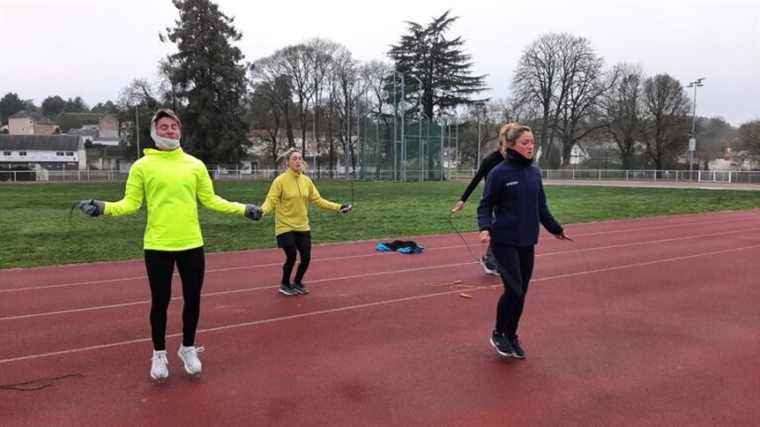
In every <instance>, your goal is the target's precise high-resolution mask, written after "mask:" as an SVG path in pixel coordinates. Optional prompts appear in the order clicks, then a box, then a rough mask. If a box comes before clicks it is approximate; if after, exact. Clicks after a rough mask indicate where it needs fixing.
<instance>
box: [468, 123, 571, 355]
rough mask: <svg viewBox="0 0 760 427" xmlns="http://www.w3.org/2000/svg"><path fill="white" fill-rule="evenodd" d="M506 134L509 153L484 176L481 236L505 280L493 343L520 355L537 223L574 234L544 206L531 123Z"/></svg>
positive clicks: (500, 350)
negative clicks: (520, 332)
mask: <svg viewBox="0 0 760 427" xmlns="http://www.w3.org/2000/svg"><path fill="white" fill-rule="evenodd" d="M506 139H507V153H506V159H505V160H504V161H503V162H502V163H501V164H499V165H498V166H496V167H495V168H494V169H493V170H491V172H490V173H489V174H488V179H487V180H486V187H485V190H484V191H483V198H482V199H481V201H480V206H479V207H478V225H479V227H480V241H481V242H482V243H489V242H490V245H491V250H492V252H493V254H494V256H495V258H496V262H497V263H498V267H499V273H500V274H501V280H502V281H503V282H504V293H503V294H502V296H501V298H500V299H499V303H498V306H497V310H496V328H495V329H494V331H493V333H492V335H491V344H492V345H493V346H494V348H496V351H497V353H499V354H500V355H502V356H505V357H516V358H519V359H522V358H524V357H525V351H524V350H523V348H522V346H521V345H520V341H519V340H518V339H517V324H518V322H519V321H520V315H521V314H522V311H523V305H524V303H525V294H526V293H527V291H528V283H529V282H530V277H531V274H532V273H533V258H534V246H535V245H536V243H538V229H539V223H540V224H542V225H543V226H544V228H546V229H547V230H548V231H549V232H550V233H552V234H553V235H554V236H555V237H557V238H558V239H563V240H570V238H569V237H567V236H566V235H565V233H564V231H563V229H562V226H561V225H560V224H559V223H558V222H557V221H556V220H555V219H554V217H552V214H551V213H550V212H549V208H548V207H547V206H546V195H545V194H544V187H543V184H542V183H541V171H540V170H539V169H538V168H537V167H535V166H533V156H534V149H535V142H534V139H533V132H532V131H531V129H530V128H529V127H527V126H518V127H514V128H512V129H510V130H509V131H508V132H507V135H506Z"/></svg>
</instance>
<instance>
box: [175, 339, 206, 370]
mask: <svg viewBox="0 0 760 427" xmlns="http://www.w3.org/2000/svg"><path fill="white" fill-rule="evenodd" d="M203 350H204V348H203V347H194V346H190V347H185V346H184V345H180V346H179V350H177V355H178V356H179V359H180V360H181V361H182V363H183V364H184V365H185V372H187V373H188V374H190V375H198V374H200V373H201V370H202V369H203V366H202V365H201V359H198V353H201V352H203Z"/></svg>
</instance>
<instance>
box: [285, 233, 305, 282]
mask: <svg viewBox="0 0 760 427" xmlns="http://www.w3.org/2000/svg"><path fill="white" fill-rule="evenodd" d="M277 246H278V247H280V248H282V250H283V251H284V252H285V264H283V265H282V282H281V283H282V284H283V285H287V284H290V274H291V273H292V272H293V266H294V265H295V263H296V253H298V254H300V255H301V262H300V263H299V264H298V269H297V270H296V277H294V280H293V283H303V282H302V280H303V276H304V274H306V269H308V268H309V262H310V261H311V232H309V231H288V232H287V233H282V234H280V235H279V236H277Z"/></svg>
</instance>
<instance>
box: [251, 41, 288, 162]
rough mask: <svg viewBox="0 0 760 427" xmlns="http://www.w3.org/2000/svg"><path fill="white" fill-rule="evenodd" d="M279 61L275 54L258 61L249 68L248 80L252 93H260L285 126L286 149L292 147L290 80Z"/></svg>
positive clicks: (280, 58) (279, 58)
mask: <svg viewBox="0 0 760 427" xmlns="http://www.w3.org/2000/svg"><path fill="white" fill-rule="evenodd" d="M281 60H282V57H281V56H278V55H277V54H274V55H272V56H268V57H265V58H261V59H258V60H257V61H255V62H254V63H253V64H251V66H250V80H251V82H252V84H253V88H254V91H255V90H256V89H258V90H260V91H262V94H264V95H265V96H266V98H265V99H266V100H267V102H268V103H270V105H273V106H274V108H276V109H277V110H278V111H279V112H280V114H281V116H280V117H281V120H282V124H283V125H284V126H285V135H286V137H287V139H288V147H294V146H295V137H294V135H293V100H292V90H291V85H290V83H291V80H290V77H289V76H288V75H287V74H285V73H284V72H283V67H282V65H281ZM260 99H261V98H259V100H260ZM255 111H258V110H255Z"/></svg>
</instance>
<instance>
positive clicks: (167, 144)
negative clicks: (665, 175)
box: [150, 124, 179, 151]
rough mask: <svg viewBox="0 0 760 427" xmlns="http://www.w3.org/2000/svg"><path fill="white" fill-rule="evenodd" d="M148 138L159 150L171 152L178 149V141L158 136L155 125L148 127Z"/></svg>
mask: <svg viewBox="0 0 760 427" xmlns="http://www.w3.org/2000/svg"><path fill="white" fill-rule="evenodd" d="M150 137H151V138H152V139H153V142H155V143H156V146H157V147H158V148H159V149H161V150H164V151H171V150H176V149H177V148H178V147H179V139H169V138H164V137H163V136H158V134H157V133H156V126H155V124H153V126H151V127H150Z"/></svg>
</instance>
